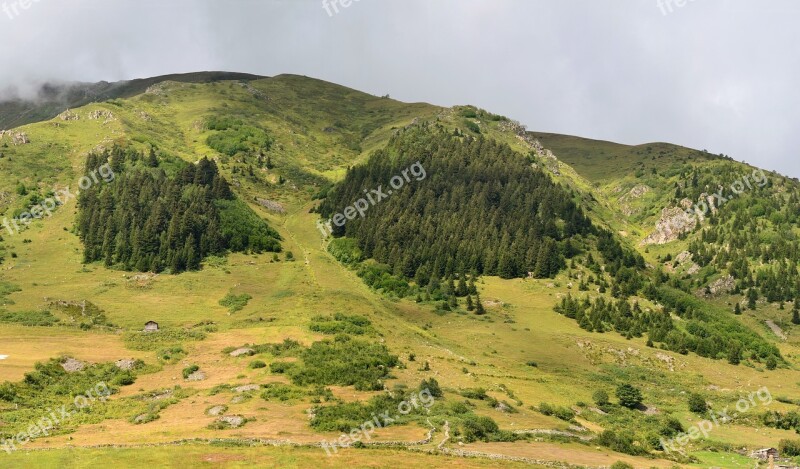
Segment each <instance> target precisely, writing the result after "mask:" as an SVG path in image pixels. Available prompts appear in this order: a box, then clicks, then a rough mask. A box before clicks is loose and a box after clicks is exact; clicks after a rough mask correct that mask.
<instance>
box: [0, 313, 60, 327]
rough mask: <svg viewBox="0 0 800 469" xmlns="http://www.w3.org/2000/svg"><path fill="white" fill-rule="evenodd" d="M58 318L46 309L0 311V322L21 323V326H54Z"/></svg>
mask: <svg viewBox="0 0 800 469" xmlns="http://www.w3.org/2000/svg"><path fill="white" fill-rule="evenodd" d="M59 321H60V320H59V319H58V318H57V317H55V316H53V313H51V312H50V311H47V310H37V311H15V312H11V311H1V310H0V322H9V323H17V324H22V325H23V326H54V325H56V324H58V323H59Z"/></svg>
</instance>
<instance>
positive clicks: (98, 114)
mask: <svg viewBox="0 0 800 469" xmlns="http://www.w3.org/2000/svg"><path fill="white" fill-rule="evenodd" d="M88 117H89V120H100V119H104V120H105V121H106V122H110V121H113V120H116V119H115V118H114V114H113V113H112V112H111V111H106V110H105V109H96V110H94V111H92V112H90V113H89V116H88Z"/></svg>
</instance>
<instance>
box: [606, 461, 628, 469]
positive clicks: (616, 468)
mask: <svg viewBox="0 0 800 469" xmlns="http://www.w3.org/2000/svg"><path fill="white" fill-rule="evenodd" d="M611 469H633V466H631V465H630V464H628V463H626V462H623V461H617V462H615V463H614V464H612V465H611Z"/></svg>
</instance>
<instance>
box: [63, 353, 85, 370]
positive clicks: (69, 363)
mask: <svg viewBox="0 0 800 469" xmlns="http://www.w3.org/2000/svg"><path fill="white" fill-rule="evenodd" d="M61 368H64V371H66V372H67V373H77V372H78V371H83V369H84V368H86V363H83V362H82V361H80V360H76V359H74V358H71V357H70V358H67V359H66V360H64V361H63V362H61Z"/></svg>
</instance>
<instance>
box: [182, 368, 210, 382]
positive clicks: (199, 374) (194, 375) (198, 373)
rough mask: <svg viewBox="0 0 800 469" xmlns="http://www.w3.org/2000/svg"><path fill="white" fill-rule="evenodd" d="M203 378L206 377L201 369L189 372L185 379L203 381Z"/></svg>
mask: <svg viewBox="0 0 800 469" xmlns="http://www.w3.org/2000/svg"><path fill="white" fill-rule="evenodd" d="M204 379H206V374H205V373H204V372H203V371H201V370H197V371H195V372H194V373H192V374H190V375H189V376H188V377H187V378H186V381H203V380H204Z"/></svg>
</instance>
